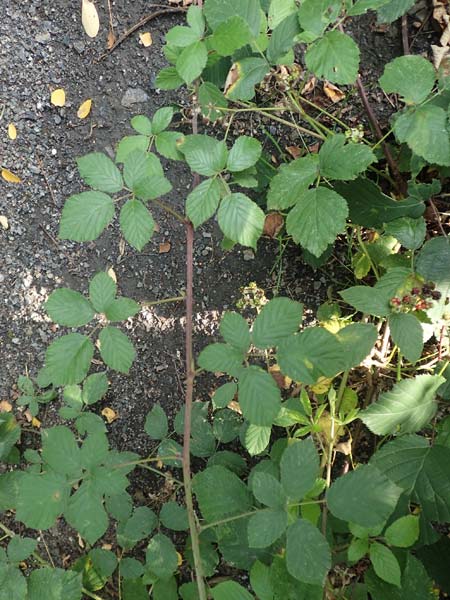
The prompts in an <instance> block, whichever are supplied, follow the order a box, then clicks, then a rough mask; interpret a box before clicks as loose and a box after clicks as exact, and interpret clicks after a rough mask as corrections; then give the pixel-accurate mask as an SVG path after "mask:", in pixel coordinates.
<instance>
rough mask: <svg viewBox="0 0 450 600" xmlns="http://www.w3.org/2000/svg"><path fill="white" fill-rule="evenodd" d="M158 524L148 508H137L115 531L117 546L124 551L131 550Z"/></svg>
mask: <svg viewBox="0 0 450 600" xmlns="http://www.w3.org/2000/svg"><path fill="white" fill-rule="evenodd" d="M157 524H158V518H157V516H156V515H155V513H154V512H153V511H152V510H151V509H150V508H148V506H139V507H137V508H135V509H134V511H133V514H132V515H131V517H130V518H129V519H127V520H126V521H125V522H123V523H120V524H119V527H118V529H117V537H118V542H119V545H120V546H122V547H123V548H125V549H128V548H132V547H133V546H134V545H135V544H136V543H137V542H139V541H140V540H143V539H144V538H146V537H147V536H149V535H150V534H151V532H152V531H153V530H154V529H155V527H156V526H157Z"/></svg>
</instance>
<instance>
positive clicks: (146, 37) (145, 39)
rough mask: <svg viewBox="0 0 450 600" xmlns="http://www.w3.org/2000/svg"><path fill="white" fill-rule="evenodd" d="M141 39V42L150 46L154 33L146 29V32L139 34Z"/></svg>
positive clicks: (146, 46)
mask: <svg viewBox="0 0 450 600" xmlns="http://www.w3.org/2000/svg"><path fill="white" fill-rule="evenodd" d="M139 39H140V40H141V44H142V45H143V46H145V48H148V47H149V46H151V45H152V44H153V39H152V34H151V33H150V31H145V32H144V33H140V34H139Z"/></svg>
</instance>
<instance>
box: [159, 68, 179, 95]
mask: <svg viewBox="0 0 450 600" xmlns="http://www.w3.org/2000/svg"><path fill="white" fill-rule="evenodd" d="M155 83H156V85H157V86H158V87H159V88H161V89H162V90H176V89H177V88H179V87H180V86H181V85H183V83H184V81H183V79H182V78H181V77H180V75H179V74H178V71H177V69H176V68H175V67H166V68H165V69H161V70H160V71H159V73H158V75H157V76H156V81H155Z"/></svg>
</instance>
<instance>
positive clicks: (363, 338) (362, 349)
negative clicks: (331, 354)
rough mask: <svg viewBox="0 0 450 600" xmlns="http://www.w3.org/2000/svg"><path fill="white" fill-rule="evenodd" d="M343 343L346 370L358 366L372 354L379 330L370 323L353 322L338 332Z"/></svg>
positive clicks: (338, 336)
mask: <svg viewBox="0 0 450 600" xmlns="http://www.w3.org/2000/svg"><path fill="white" fill-rule="evenodd" d="M336 336H337V338H338V340H339V341H340V342H341V344H342V353H343V358H344V362H345V370H349V369H352V368H353V367H357V366H358V365H359V364H360V363H362V361H363V360H364V359H365V358H366V356H368V355H369V354H370V351H371V350H372V348H373V346H374V345H375V342H376V341H377V337H378V332H377V329H376V327H375V325H371V324H370V323H351V324H350V325H347V326H346V327H343V328H342V329H340V330H339V331H338V332H337V334H336Z"/></svg>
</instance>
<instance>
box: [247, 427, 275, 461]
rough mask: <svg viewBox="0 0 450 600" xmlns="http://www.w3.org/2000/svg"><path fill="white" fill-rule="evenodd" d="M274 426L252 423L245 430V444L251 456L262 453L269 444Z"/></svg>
mask: <svg viewBox="0 0 450 600" xmlns="http://www.w3.org/2000/svg"><path fill="white" fill-rule="evenodd" d="M271 431H272V428H271V427H269V426H267V427H265V426H261V425H253V424H250V425H249V426H248V427H247V430H246V432H245V439H244V445H245V448H246V449H247V451H248V453H249V454H250V455H251V456H256V455H257V454H261V452H264V450H265V449H266V448H267V446H268V445H269V441H270V434H271Z"/></svg>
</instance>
